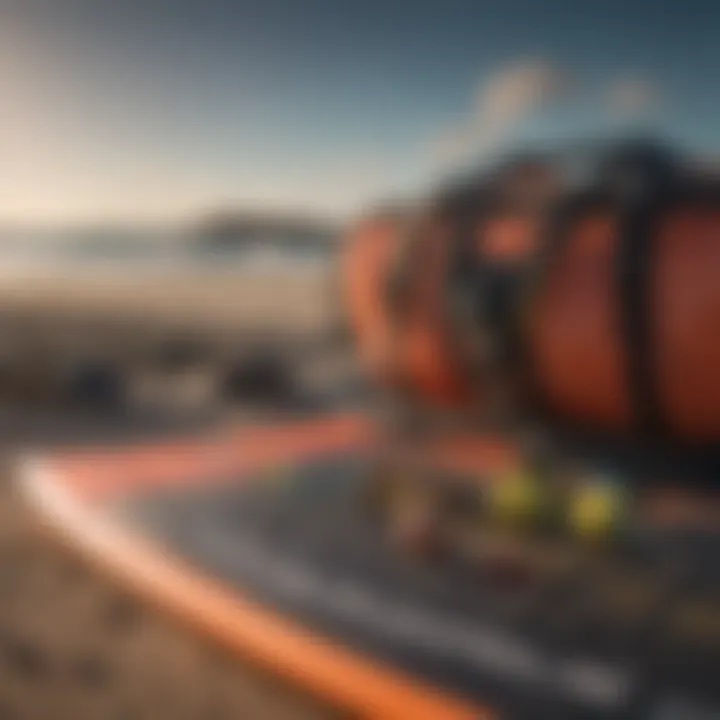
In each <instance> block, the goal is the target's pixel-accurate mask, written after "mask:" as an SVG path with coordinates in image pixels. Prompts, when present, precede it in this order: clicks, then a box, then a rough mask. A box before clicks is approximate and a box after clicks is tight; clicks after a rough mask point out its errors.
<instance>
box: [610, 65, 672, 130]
mask: <svg viewBox="0 0 720 720" xmlns="http://www.w3.org/2000/svg"><path fill="white" fill-rule="evenodd" d="M662 100H663V97H662V93H661V91H660V88H659V87H658V86H657V84H656V83H655V82H653V81H652V80H651V79H650V78H648V77H644V76H641V75H625V76H621V77H619V78H617V79H616V80H614V81H613V82H612V83H610V85H609V86H608V89H607V95H606V103H607V108H608V110H609V112H610V113H611V114H612V115H613V116H614V117H617V118H620V119H628V120H629V119H635V118H638V117H641V116H646V115H648V114H649V113H652V112H653V111H655V110H656V109H657V108H658V106H659V105H660V104H661V103H662Z"/></svg>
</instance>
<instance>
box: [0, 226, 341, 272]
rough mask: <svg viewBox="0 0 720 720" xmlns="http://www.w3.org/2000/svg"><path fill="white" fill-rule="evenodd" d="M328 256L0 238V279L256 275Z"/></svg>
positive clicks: (251, 248) (281, 248) (324, 261)
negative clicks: (156, 275) (80, 276)
mask: <svg viewBox="0 0 720 720" xmlns="http://www.w3.org/2000/svg"><path fill="white" fill-rule="evenodd" d="M332 255H333V253H332V252H331V251H330V250H328V249H327V248H323V247H308V246H307V245H305V244H297V245H293V243H292V239H287V238H282V239H281V240H280V241H279V242H278V243H272V242H267V241H266V242H262V243H261V242H258V243H255V244H250V243H248V244H245V245H242V246H240V245H238V246H233V247H221V248H220V247H213V246H207V247H205V246H201V245H198V244H197V243H188V242H182V241H178V240H175V239H173V238H168V237H157V236H132V237H131V238H129V239H128V240H127V241H125V242H114V243H113V244H112V245H110V244H107V243H92V242H88V241H87V239H85V238H80V239H77V238H73V237H72V236H65V237H61V238H59V237H57V236H42V235H27V234H26V235H22V234H15V235H11V236H5V237H2V236H0V277H3V276H4V277H12V276H16V277H17V276H18V275H20V276H49V275H57V274H62V275H67V274H71V275H76V274H80V275H82V274H85V273H92V274H93V275H97V274H105V273H110V274H125V273H138V272H140V273H152V274H161V275H162V274H166V273H173V274H174V273H182V274H185V273H190V274H197V273H200V274H202V273H204V272H212V273H213V274H216V273H234V274H244V273H257V272H266V271H281V272H289V271H296V272H306V271H310V272H313V271H318V270H322V269H324V268H325V267H327V265H328V264H329V263H330V262H331V260H332Z"/></svg>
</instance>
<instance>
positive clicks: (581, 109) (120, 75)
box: [0, 0, 720, 223]
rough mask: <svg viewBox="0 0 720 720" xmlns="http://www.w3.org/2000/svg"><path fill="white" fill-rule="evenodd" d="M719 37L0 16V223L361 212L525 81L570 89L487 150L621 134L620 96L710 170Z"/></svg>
mask: <svg viewBox="0 0 720 720" xmlns="http://www.w3.org/2000/svg"><path fill="white" fill-rule="evenodd" d="M719 34H720V6H718V7H717V8H715V7H714V4H713V3H711V2H702V3H701V2H693V1H686V2H669V3H661V2H657V1H653V2H645V1H644V0H639V1H636V2H619V1H617V0H606V1H605V2H594V1H593V0H577V1H576V2H570V1H567V2H562V3H561V2H554V1H553V0H474V1H470V0H468V1H460V0H447V1H446V2H425V1H424V0H415V1H414V2H412V1H410V0H395V1H394V2H393V0H387V2H382V1H380V0H378V1H376V0H366V1H365V2H353V1H351V0H284V1H281V0H264V1H259V2H250V1H249V0H236V1H235V2H230V1H220V0H204V1H203V0H196V1H194V2H187V1H185V0H174V1H173V2H170V1H168V0H124V1H123V2H120V1H119V0H44V1H40V0H0V160H2V162H0V198H3V201H2V203H1V204H0V219H4V220H6V221H18V222H40V223H42V222H75V221H84V220H94V219H100V218H104V217H108V218H120V219H135V218H140V219H145V218H148V219H174V218H178V217H187V216H192V215H193V214H194V213H195V212H197V211H198V210H201V209H203V208H206V207H211V206H215V205H223V204H240V205H253V204H260V205H274V206H289V207H308V208H311V209H315V210H318V211H320V212H329V213H333V214H342V213H346V212H348V211H354V210H356V209H357V208H358V207H361V206H362V204H363V203H365V202H367V201H368V200H370V199H372V198H374V197H378V196H382V195H383V194H385V193H387V192H395V191H398V192H403V191H412V190H415V189H417V188H422V187H424V186H425V185H427V183H428V182H430V181H431V180H432V179H433V178H435V177H437V176H438V174H439V172H440V171H441V169H440V167H439V166H440V165H442V164H443V163H442V162H440V161H439V160H438V151H437V147H438V144H439V142H438V141H439V139H442V138H443V137H445V136H446V135H448V134H450V135H452V134H453V133H454V132H455V128H457V127H458V126H462V125H463V124H466V123H467V122H468V121H470V122H471V123H472V122H476V121H477V118H476V117H475V115H476V114H477V113H476V112H474V111H473V106H474V104H476V98H477V97H478V94H482V92H483V88H486V87H487V85H488V84H490V83H492V81H493V79H497V78H498V77H499V76H500V77H503V76H504V75H503V73H505V74H507V73H508V72H512V68H514V67H517V66H518V65H520V66H522V65H523V63H525V64H526V65H527V64H528V63H531V64H532V63H540V64H542V65H543V66H544V67H545V66H548V67H552V68H553V72H558V73H563V74H565V73H566V74H568V75H569V76H570V83H571V87H572V91H571V92H570V91H568V92H567V93H565V94H563V95H562V97H559V98H557V102H555V103H553V104H541V105H540V106H538V107H535V106H533V107H531V108H529V109H528V112H524V113H520V114H519V116H518V117H513V118H512V122H508V123H507V127H503V132H496V131H495V134H494V135H493V137H492V138H491V139H492V142H491V143H490V146H491V147H490V148H489V149H488V148H484V152H488V150H490V151H492V150H494V149H497V148H499V147H502V146H503V145H507V144H512V142H513V141H516V140H517V139H519V138H523V139H527V138H540V139H542V138H548V137H563V136H564V135H567V134H571V135H575V136H578V135H582V134H583V133H585V132H593V133H596V132H599V131H601V130H603V129H606V128H607V127H608V126H609V125H610V124H611V123H616V124H617V123H618V122H619V120H618V118H617V117H616V116H614V115H613V113H612V112H611V110H610V109H609V107H608V101H607V94H608V92H610V90H611V88H612V87H613V86H617V85H618V84H619V83H622V82H623V81H625V80H631V81H635V82H636V84H637V83H639V82H640V81H642V83H645V86H647V87H651V88H652V96H653V107H654V113H653V115H652V117H651V118H649V113H648V112H643V113H641V114H642V122H643V123H650V124H652V125H654V126H656V127H657V128H659V129H660V130H662V131H665V132H667V133H669V134H671V135H673V136H674V137H677V138H678V139H679V140H681V141H682V142H684V143H685V144H686V145H689V146H691V147H696V148H698V149H701V150H707V151H711V152H717V151H718V150H720V133H718V130H717V126H718V121H717V118H719V117H720V91H719V90H718V80H717V77H718V71H719V70H720V42H718V36H719ZM508 69H509V70H508ZM531 111H532V112H531ZM625 121H628V120H627V119H626V120H625ZM472 152H474V151H473V150H472V149H470V148H468V149H467V151H466V155H467V156H468V157H469V156H470V155H471V154H472ZM461 154H462V151H461Z"/></svg>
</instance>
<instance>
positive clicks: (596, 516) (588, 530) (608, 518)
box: [569, 483, 625, 538]
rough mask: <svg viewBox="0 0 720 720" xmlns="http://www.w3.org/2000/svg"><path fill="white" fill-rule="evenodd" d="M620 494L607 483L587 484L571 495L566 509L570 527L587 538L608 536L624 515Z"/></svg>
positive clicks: (618, 490)
mask: <svg viewBox="0 0 720 720" xmlns="http://www.w3.org/2000/svg"><path fill="white" fill-rule="evenodd" d="M624 509H625V508H624V501H623V497H622V491H621V489H620V488H618V487H617V486H614V485H612V484H608V483H590V484H587V485H585V486H583V487H580V488H579V489H578V490H576V492H575V493H574V496H573V497H572V499H571V502H570V507H569V524H570V526H571V527H572V529H573V530H574V531H575V532H576V533H577V534H578V535H583V536H585V537H589V538H603V537H608V536H609V535H611V534H612V532H613V531H614V530H615V529H616V528H617V526H618V525H619V523H620V521H621V519H622V516H623V514H624Z"/></svg>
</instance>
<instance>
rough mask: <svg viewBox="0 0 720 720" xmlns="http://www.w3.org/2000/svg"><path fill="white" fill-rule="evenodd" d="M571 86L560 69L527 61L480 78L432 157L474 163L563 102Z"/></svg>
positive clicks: (441, 138) (563, 71)
mask: <svg viewBox="0 0 720 720" xmlns="http://www.w3.org/2000/svg"><path fill="white" fill-rule="evenodd" d="M571 86H572V83H571V81H570V76H569V73H568V72H567V71H565V70H564V69H563V68H560V67H558V66H557V65H554V64H553V63H551V62H549V61H547V60H544V59H541V58H531V59H525V60H520V61H517V62H514V63H511V64H509V65H506V66H504V67H502V68H500V69H499V70H497V71H496V72H495V73H493V74H491V75H490V76H489V77H486V78H484V80H483V82H482V83H481V84H480V85H479V87H478V88H477V91H476V93H475V101H474V103H473V104H472V106H471V108H470V109H469V110H468V112H467V113H466V114H465V116H464V117H461V118H460V119H459V120H458V122H457V123H456V124H455V125H453V126H452V127H449V128H446V129H445V130H444V131H443V132H441V133H440V136H439V137H438V138H437V139H436V142H435V147H434V150H435V153H436V156H437V158H438V160H439V161H440V162H443V163H451V164H454V163H455V162H457V161H459V160H461V159H462V158H463V157H472V158H474V159H477V158H478V157H481V156H482V155H484V154H486V153H487V152H489V151H490V150H492V148H493V147H494V146H495V145H497V144H498V143H499V142H500V141H502V140H503V139H504V138H505V137H506V136H507V134H508V133H510V132H511V131H512V130H513V129H514V128H515V127H517V125H519V124H520V123H521V122H522V121H523V120H525V119H526V118H528V117H530V116H532V115H533V114H534V113H536V112H538V111H539V110H541V109H542V108H544V107H546V106H548V105H550V104H551V103H553V102H555V101H557V100H559V99H560V98H562V97H564V96H565V95H566V94H567V93H568V92H569V91H570V88H571Z"/></svg>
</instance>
